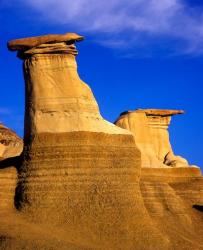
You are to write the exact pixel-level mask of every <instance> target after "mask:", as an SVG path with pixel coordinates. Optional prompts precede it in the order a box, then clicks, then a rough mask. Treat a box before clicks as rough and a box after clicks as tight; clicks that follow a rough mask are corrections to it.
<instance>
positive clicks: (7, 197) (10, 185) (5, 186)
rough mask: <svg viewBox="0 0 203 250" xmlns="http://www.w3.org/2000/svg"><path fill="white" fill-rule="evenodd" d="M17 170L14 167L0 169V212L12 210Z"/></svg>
mask: <svg viewBox="0 0 203 250" xmlns="http://www.w3.org/2000/svg"><path fill="white" fill-rule="evenodd" d="M16 186H17V171H16V169H15V168H14V167H10V168H5V169H0V214H2V213H3V214H4V213H8V212H9V211H13V210H14V195H15V189H16Z"/></svg>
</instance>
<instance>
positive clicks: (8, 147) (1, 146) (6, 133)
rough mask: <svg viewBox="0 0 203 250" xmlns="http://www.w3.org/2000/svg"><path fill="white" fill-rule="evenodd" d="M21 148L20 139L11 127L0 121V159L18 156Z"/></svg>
mask: <svg viewBox="0 0 203 250" xmlns="http://www.w3.org/2000/svg"><path fill="white" fill-rule="evenodd" d="M22 150H23V141H22V139H21V138H20V137H19V136H18V135H17V134H16V133H15V132H13V131H12V130H11V129H9V128H7V127H5V126H4V125H3V124H2V123H0V159H5V158H8V157H15V156H18V155H20V154H21V152H22Z"/></svg>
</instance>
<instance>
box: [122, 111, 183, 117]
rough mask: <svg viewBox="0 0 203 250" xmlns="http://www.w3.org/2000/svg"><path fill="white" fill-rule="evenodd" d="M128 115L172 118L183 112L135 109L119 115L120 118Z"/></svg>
mask: <svg viewBox="0 0 203 250" xmlns="http://www.w3.org/2000/svg"><path fill="white" fill-rule="evenodd" d="M129 113H145V114H146V115H147V116H173V115H181V114H184V113H185V111H184V110H174V109H136V110H134V111H131V110H130V111H125V112H122V113H121V114H120V116H123V115H126V114H129Z"/></svg>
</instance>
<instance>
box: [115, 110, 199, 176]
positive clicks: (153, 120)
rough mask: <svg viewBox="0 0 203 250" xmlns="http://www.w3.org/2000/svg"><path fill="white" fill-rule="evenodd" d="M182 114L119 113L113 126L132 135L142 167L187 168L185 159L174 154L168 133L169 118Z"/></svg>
mask: <svg viewBox="0 0 203 250" xmlns="http://www.w3.org/2000/svg"><path fill="white" fill-rule="evenodd" d="M183 113H184V111H182V110H166V109H164V110H163V109H137V110H135V111H127V112H123V113H121V115H120V117H119V118H118V119H117V120H116V122H115V124H116V125H117V126H119V127H121V128H125V129H128V130H129V131H131V132H132V133H133V135H134V137H135V141H136V144H137V146H138V148H139V149H140V151H141V158H142V167H146V168H148V167H152V168H159V167H174V168H179V167H189V164H188V161H187V160H186V159H184V158H183V157H181V156H176V155H175V154H174V152H173V149H172V146H171V143H170V137H169V132H168V127H169V125H170V122H171V117H172V116H174V115H179V114H183ZM192 167H195V166H192ZM194 171H196V172H197V170H194Z"/></svg>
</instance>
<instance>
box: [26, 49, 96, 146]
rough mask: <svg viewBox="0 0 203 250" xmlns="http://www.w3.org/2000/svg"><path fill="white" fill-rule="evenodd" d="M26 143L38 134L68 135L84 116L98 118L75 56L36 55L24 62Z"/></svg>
mask: <svg viewBox="0 0 203 250" xmlns="http://www.w3.org/2000/svg"><path fill="white" fill-rule="evenodd" d="M24 77H25V85H26V108H25V130H24V137H25V138H24V139H25V141H26V140H30V138H32V137H34V135H35V134H37V133H60V132H69V131H72V130H73V129H74V128H73V127H71V123H72V124H73V126H74V124H76V120H77V123H78V126H79V125H80V119H79V118H80V117H81V115H82V114H84V113H88V114H91V116H98V115H99V109H98V105H97V103H96V101H95V98H94V96H93V94H92V92H91V90H90V88H89V87H88V86H87V85H86V84H85V83H84V82H83V81H82V80H81V79H80V78H79V75H78V73H77V64H76V60H75V56H74V55H71V54H63V53H61V54H35V55H33V56H31V57H29V58H27V59H25V61H24Z"/></svg>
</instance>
